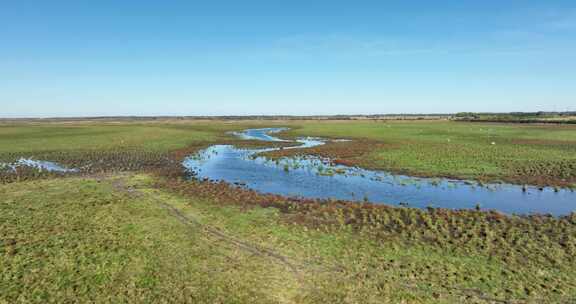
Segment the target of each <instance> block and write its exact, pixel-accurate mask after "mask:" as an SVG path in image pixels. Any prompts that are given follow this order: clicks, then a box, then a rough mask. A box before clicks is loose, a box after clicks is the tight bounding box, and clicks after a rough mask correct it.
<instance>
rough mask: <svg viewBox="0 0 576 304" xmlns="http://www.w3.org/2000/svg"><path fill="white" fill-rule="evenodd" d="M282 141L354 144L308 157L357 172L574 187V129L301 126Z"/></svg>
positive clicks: (367, 124) (453, 124) (384, 124)
mask: <svg viewBox="0 0 576 304" xmlns="http://www.w3.org/2000/svg"><path fill="white" fill-rule="evenodd" d="M288 135H292V136H329V137H333V138H349V139H360V141H357V142H355V143H354V144H350V143H337V144H331V145H327V146H325V147H319V148H315V149H314V151H312V152H313V153H316V154H320V155H325V156H330V157H332V158H343V159H345V160H347V161H351V162H352V163H353V164H357V165H360V166H362V167H368V168H376V169H385V170H391V171H394V172H402V173H408V174H412V175H420V176H447V177H457V178H464V179H466V178H468V179H482V180H489V181H494V180H505V181H508V182H515V183H525V184H543V185H570V184H576V126H570V125H519V124H495V123H465V122H447V121H437V122H436V121H435V122H418V121H416V122H402V121H389V122H384V121H372V122H312V123H306V122H304V123H300V124H295V128H294V129H293V130H292V131H290V132H288ZM299 152H300V151H294V153H299ZM307 153H310V151H307Z"/></svg>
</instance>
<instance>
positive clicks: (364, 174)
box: [183, 128, 576, 215]
mask: <svg viewBox="0 0 576 304" xmlns="http://www.w3.org/2000/svg"><path fill="white" fill-rule="evenodd" d="M283 130H285V129H282V128H266V129H250V130H245V131H243V132H238V133H236V135H237V136H240V137H242V138H245V139H256V140H263V141H271V142H274V141H276V142H277V141H284V140H282V139H280V138H277V137H275V136H274V133H278V132H281V131H283ZM327 141H329V140H324V139H320V138H310V137H308V138H299V139H297V142H298V143H299V145H297V146H293V147H288V148H285V149H300V148H303V147H313V146H317V145H323V144H325V143H326V142H327ZM276 149H277V148H265V149H239V148H236V147H233V146H230V145H215V146H211V147H209V148H207V149H205V150H203V151H201V152H199V153H198V154H196V155H194V156H190V157H188V158H186V159H185V160H184V162H183V165H184V167H185V168H186V170H187V171H188V173H189V174H190V176H191V177H193V178H198V179H210V180H216V181H226V182H228V183H231V184H240V185H243V186H245V187H247V188H250V189H254V190H257V191H259V192H262V193H274V194H281V195H285V196H294V197H304V198H318V199H343V200H352V201H369V202H372V203H385V204H390V205H408V206H410V207H418V208H425V207H429V206H431V207H441V208H453V209H463V208H476V206H477V205H480V207H481V208H482V209H494V210H499V211H501V212H504V213H508V214H512V213H515V214H530V213H550V214H553V215H563V214H569V213H570V212H572V211H575V210H576V193H575V192H573V191H571V190H568V189H560V190H558V191H557V192H556V191H555V190H554V189H552V188H544V189H543V190H542V191H540V190H539V189H537V188H535V187H528V188H527V189H526V191H525V192H524V191H523V189H522V186H518V185H511V184H484V185H482V186H480V185H478V183H476V182H473V181H462V180H452V179H445V178H417V177H410V176H405V175H397V174H391V173H388V172H384V171H375V170H365V169H360V168H356V167H347V166H342V165H334V164H331V163H330V161H329V160H326V159H321V158H318V157H313V156H309V157H299V158H282V159H280V160H278V161H273V160H270V159H267V158H265V157H261V156H258V154H259V153H261V152H266V151H273V150H276Z"/></svg>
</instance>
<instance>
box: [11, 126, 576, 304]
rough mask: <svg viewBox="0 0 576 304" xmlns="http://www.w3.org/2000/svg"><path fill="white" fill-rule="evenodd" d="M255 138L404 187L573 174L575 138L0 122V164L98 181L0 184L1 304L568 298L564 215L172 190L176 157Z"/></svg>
mask: <svg viewBox="0 0 576 304" xmlns="http://www.w3.org/2000/svg"><path fill="white" fill-rule="evenodd" d="M264 126H289V127H292V130H290V131H288V132H287V133H286V134H285V135H286V136H299V135H305V136H308V135H312V136H324V137H334V138H350V139H354V141H352V142H344V143H336V144H330V145H327V146H325V147H321V148H319V149H317V150H312V151H308V152H313V153H317V154H321V155H328V156H332V157H334V158H338V159H342V160H344V161H348V162H351V163H353V164H359V165H363V166H367V167H377V168H385V169H390V170H398V171H407V172H412V173H415V174H425V175H450V176H460V177H467V178H491V179H512V178H515V179H516V180H519V181H521V182H528V181H534V182H542V181H545V182H552V183H561V182H562V180H565V181H566V182H573V181H574V179H573V178H574V176H575V175H574V172H575V170H576V168H575V167H574V165H575V163H576V150H575V149H576V128H575V127H574V126H550V125H547V126H537V125H504V124H484V123H455V122H373V121H365V122H335V121H329V122H318V121H316V122H310V121H297V122H294V121H278V122H269V121H245V122H226V121H193V122H189V121H162V122H147V123H142V122H137V123H136V122H135V123H125V122H123V123H95V122H75V123H72V124H70V123H44V124H37V123H36V124H11V125H8V124H5V125H1V126H0V162H1V161H8V160H13V159H14V158H15V157H18V156H19V155H27V156H38V157H46V158H49V159H53V160H57V161H59V162H62V163H65V164H72V165H74V164H76V165H78V167H80V165H82V164H84V163H85V162H87V163H96V164H97V166H96V169H98V170H90V171H89V172H87V173H86V174H83V175H79V176H73V177H58V178H46V177H48V176H36V175H33V174H30V175H24V173H25V172H24V173H23V177H27V178H22V179H17V180H14V179H10V178H8V179H4V180H0V303H31V302H32V303H49V302H53V303H61V302H72V301H77V302H100V303H104V302H144V303H156V302H183V303H186V302H187V303H327V302H329V303H463V302H466V303H573V302H574V301H575V300H576V213H574V214H572V215H568V216H565V217H561V218H552V217H547V216H532V217H507V216H503V215H500V214H497V213H489V212H477V211H448V210H438V209H437V210H418V209H411V208H388V207H385V206H373V205H368V204H367V205H364V204H357V203H356V204H348V203H322V204H320V203H317V202H304V201H300V202H298V201H291V200H287V199H285V198H282V197H277V196H264V195H259V194H257V193H254V192H251V191H245V190H238V189H232V188H230V187H228V186H227V185H223V184H212V183H201V182H192V181H185V180H182V179H180V178H179V175H178V172H181V168H179V166H178V159H180V158H181V157H182V156H184V155H186V154H187V153H192V152H193V151H196V150H198V149H200V148H202V147H204V146H206V145H209V144H213V143H219V142H233V143H234V142H235V140H234V139H233V137H231V136H230V135H227V134H226V132H228V131H231V130H240V129H244V128H249V127H264ZM493 142H494V143H495V144H492V143H493ZM99 160H105V162H104V163H108V165H104V164H103V163H100V162H98V161H99ZM537 176H544V177H545V179H544V180H539V179H535V178H534V177H537ZM37 177H43V178H42V179H37ZM530 178H532V179H530ZM2 181H3V182H2Z"/></svg>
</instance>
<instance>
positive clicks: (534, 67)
mask: <svg viewBox="0 0 576 304" xmlns="http://www.w3.org/2000/svg"><path fill="white" fill-rule="evenodd" d="M567 109H570V110H576V2H575V1H573V0H571V1H541V0H539V1H530V0H524V1H505V0H484V1H465V0H459V1H320V0H317V1H295V0H294V1H248V0H247V1H146V0H139V1H128V0H125V1H3V2H2V3H0V116H10V117H14V116H83V115H231V114H238V115H246V114H296V115H300V114H356V113H365V114H374V113H422V112H425V113H444V112H459V111H538V110H558V111H559V110H567Z"/></svg>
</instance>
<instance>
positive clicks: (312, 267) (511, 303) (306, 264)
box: [92, 173, 573, 304]
mask: <svg viewBox="0 0 576 304" xmlns="http://www.w3.org/2000/svg"><path fill="white" fill-rule="evenodd" d="M128 174H129V173H126V174H120V175H119V174H115V175H109V176H105V175H97V176H92V178H95V179H97V180H99V181H109V182H111V184H112V186H113V188H114V189H115V190H116V191H118V192H122V193H126V194H128V195H129V196H132V197H139V198H146V199H147V200H149V201H151V202H154V203H156V204H157V205H158V206H160V207H161V208H162V209H164V210H166V211H167V212H168V213H169V214H170V215H171V216H172V217H174V218H175V219H176V220H177V221H178V222H180V223H181V224H183V225H185V226H187V227H189V228H190V229H193V230H194V231H196V232H197V231H198V230H200V231H202V232H203V233H204V234H205V235H207V236H208V237H212V238H215V239H217V240H219V241H222V242H224V243H225V244H228V245H231V246H232V247H234V248H237V249H239V250H241V251H244V252H247V253H249V254H253V255H257V256H260V257H264V258H267V259H268V261H271V262H272V263H274V264H277V265H279V266H281V267H283V268H285V269H288V270H290V273H291V274H292V276H293V278H294V279H295V280H296V282H297V284H298V286H299V287H300V290H301V291H306V292H312V293H314V290H315V289H316V288H317V287H315V281H314V278H317V277H315V275H318V274H320V275H326V276H329V277H331V278H332V279H334V278H336V279H345V277H346V276H345V275H344V272H345V271H346V270H345V266H344V265H326V263H322V262H320V261H318V260H302V259H298V258H295V257H290V256H288V255H284V254H281V253H279V250H276V249H274V248H269V247H264V246H261V245H257V244H254V243H252V242H250V241H246V240H244V239H241V238H238V237H235V236H232V235H230V234H227V233H225V232H224V231H222V230H220V229H218V228H216V227H213V226H211V225H207V224H204V223H202V222H201V220H200V219H199V218H197V217H195V216H194V215H192V214H190V213H185V212H183V211H182V210H180V209H179V208H177V207H175V206H173V205H172V204H170V203H169V202H167V201H166V200H163V199H162V198H161V197H159V196H157V195H154V194H155V193H150V192H147V191H146V190H143V189H140V188H138V187H134V186H132V185H130V184H129V178H130V176H129V175H128ZM396 285H397V286H398V287H400V288H402V289H405V290H409V291H411V292H413V293H414V294H420V293H422V292H425V291H424V290H422V289H421V288H420V287H419V286H418V285H417V284H415V283H402V282H396ZM449 292H452V296H454V295H458V296H460V297H462V298H465V299H467V301H473V300H475V301H479V302H474V303H503V304H516V303H518V304H519V303H546V300H545V299H502V298H494V297H492V296H490V295H487V294H485V293H484V292H482V291H481V290H478V289H471V288H458V287H449V288H447V289H444V290H438V291H435V293H436V294H443V295H445V296H450V295H449ZM540 300H542V301H541V302H539V301H540ZM572 300H573V299H567V300H566V301H565V302H560V303H573V302H571V301H572ZM287 301H288V302H289V303H292V302H293V299H290V300H288V299H287Z"/></svg>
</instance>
